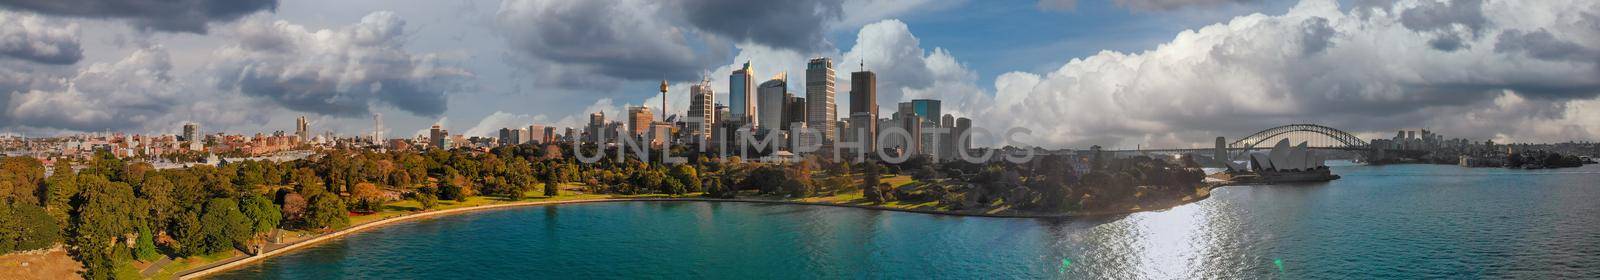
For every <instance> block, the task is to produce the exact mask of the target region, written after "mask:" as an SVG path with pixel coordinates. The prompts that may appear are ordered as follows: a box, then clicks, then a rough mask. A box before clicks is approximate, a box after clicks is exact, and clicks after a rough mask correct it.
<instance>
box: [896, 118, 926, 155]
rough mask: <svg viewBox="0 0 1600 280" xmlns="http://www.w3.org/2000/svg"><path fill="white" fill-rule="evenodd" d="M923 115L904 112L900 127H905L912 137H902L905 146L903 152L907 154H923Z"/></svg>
mask: <svg viewBox="0 0 1600 280" xmlns="http://www.w3.org/2000/svg"><path fill="white" fill-rule="evenodd" d="M922 122H923V121H922V117H921V116H917V115H916V114H903V115H901V118H900V128H904V129H905V130H906V132H907V134H909V135H910V136H911V138H910V139H901V140H902V141H905V142H904V146H901V148H902V150H901V152H902V153H903V154H907V155H919V154H922Z"/></svg>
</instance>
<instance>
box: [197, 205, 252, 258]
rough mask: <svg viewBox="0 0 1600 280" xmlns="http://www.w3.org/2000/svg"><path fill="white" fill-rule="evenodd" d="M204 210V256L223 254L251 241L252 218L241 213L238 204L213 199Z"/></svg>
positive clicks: (201, 215)
mask: <svg viewBox="0 0 1600 280" xmlns="http://www.w3.org/2000/svg"><path fill="white" fill-rule="evenodd" d="M204 209H205V210H203V213H201V214H200V231H201V233H202V235H203V236H204V238H202V239H201V241H200V248H201V249H200V251H201V253H202V254H212V253H217V252H222V251H224V250H227V249H230V248H234V247H235V246H236V245H241V244H244V243H245V242H247V241H249V240H250V226H251V225H250V218H248V217H245V215H244V213H243V212H241V211H239V203H238V202H236V201H235V200H233V199H227V198H213V199H211V200H208V201H206V205H205V208H204Z"/></svg>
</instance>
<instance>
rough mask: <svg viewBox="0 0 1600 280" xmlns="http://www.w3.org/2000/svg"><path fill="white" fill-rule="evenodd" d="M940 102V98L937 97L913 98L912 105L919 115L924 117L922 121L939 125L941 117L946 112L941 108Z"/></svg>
mask: <svg viewBox="0 0 1600 280" xmlns="http://www.w3.org/2000/svg"><path fill="white" fill-rule="evenodd" d="M940 103H941V102H940V101H939V100H935V99H914V100H911V106H912V108H913V109H914V111H916V113H917V116H918V117H922V121H925V122H932V123H933V124H934V126H938V125H939V117H940V116H943V114H944V112H941V111H940V110H939V107H940Z"/></svg>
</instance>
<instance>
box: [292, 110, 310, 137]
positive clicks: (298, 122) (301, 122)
mask: <svg viewBox="0 0 1600 280" xmlns="http://www.w3.org/2000/svg"><path fill="white" fill-rule="evenodd" d="M294 135H295V136H300V141H306V140H310V139H311V123H309V122H306V116H300V117H299V118H296V119H294Z"/></svg>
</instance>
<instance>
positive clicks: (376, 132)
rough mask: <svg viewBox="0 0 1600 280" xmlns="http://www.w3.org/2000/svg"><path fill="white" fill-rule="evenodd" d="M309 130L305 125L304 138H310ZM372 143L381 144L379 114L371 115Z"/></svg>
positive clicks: (381, 120) (381, 126) (380, 119)
mask: <svg viewBox="0 0 1600 280" xmlns="http://www.w3.org/2000/svg"><path fill="white" fill-rule="evenodd" d="M310 130H311V126H310V125H309V124H307V125H306V131H307V132H306V136H310V135H311V132H310ZM372 142H373V143H383V114H381V113H373V114H372Z"/></svg>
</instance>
